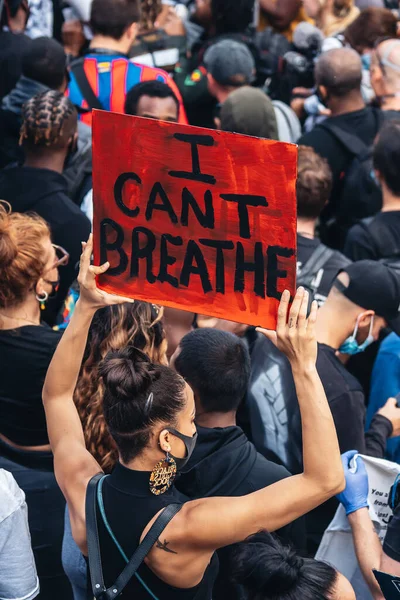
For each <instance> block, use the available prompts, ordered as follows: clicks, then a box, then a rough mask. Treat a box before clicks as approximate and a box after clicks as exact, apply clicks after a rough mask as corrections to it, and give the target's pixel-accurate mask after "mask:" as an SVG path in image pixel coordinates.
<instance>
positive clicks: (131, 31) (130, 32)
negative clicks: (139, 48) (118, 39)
mask: <svg viewBox="0 0 400 600" xmlns="http://www.w3.org/2000/svg"><path fill="white" fill-rule="evenodd" d="M138 33H139V23H132V25H131V26H130V27H128V29H127V30H126V35H127V37H128V38H129V39H130V41H131V43H132V44H133V42H134V41H135V40H136V38H137V35H138Z"/></svg>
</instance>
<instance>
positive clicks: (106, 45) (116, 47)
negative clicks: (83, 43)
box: [89, 35, 129, 54]
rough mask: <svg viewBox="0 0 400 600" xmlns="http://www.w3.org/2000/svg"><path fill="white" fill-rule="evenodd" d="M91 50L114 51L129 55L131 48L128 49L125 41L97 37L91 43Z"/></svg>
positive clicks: (102, 36)
mask: <svg viewBox="0 0 400 600" xmlns="http://www.w3.org/2000/svg"><path fill="white" fill-rule="evenodd" d="M89 48H90V49H96V48H99V49H100V48H101V49H104V50H113V51H115V52H122V54H128V52H129V47H128V48H127V42H126V40H125V39H121V40H114V38H111V37H107V36H105V35H95V36H94V37H93V38H92V41H91V42H90V45H89Z"/></svg>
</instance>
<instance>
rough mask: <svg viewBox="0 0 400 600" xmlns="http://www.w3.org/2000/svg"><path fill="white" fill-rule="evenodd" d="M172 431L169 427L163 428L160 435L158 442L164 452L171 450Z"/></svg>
mask: <svg viewBox="0 0 400 600" xmlns="http://www.w3.org/2000/svg"><path fill="white" fill-rule="evenodd" d="M169 438H170V433H169V431H168V430H167V429H163V430H162V431H161V432H160V435H159V437H158V443H159V444H160V448H161V450H162V451H163V452H165V453H166V452H171V444H170V439H169Z"/></svg>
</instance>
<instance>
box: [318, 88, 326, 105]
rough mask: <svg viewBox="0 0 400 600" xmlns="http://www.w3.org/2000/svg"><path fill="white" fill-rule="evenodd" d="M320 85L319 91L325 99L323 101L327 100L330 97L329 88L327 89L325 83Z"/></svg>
mask: <svg viewBox="0 0 400 600" xmlns="http://www.w3.org/2000/svg"><path fill="white" fill-rule="evenodd" d="M318 87H319V91H320V94H321V98H322V99H323V101H324V102H325V101H326V100H327V98H328V90H327V89H326V87H325V86H324V85H320V86H318Z"/></svg>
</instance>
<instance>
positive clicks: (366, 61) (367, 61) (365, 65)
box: [361, 54, 371, 71]
mask: <svg viewBox="0 0 400 600" xmlns="http://www.w3.org/2000/svg"><path fill="white" fill-rule="evenodd" d="M361 64H362V69H363V71H369V68H370V66H371V55H370V54H362V55H361Z"/></svg>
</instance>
